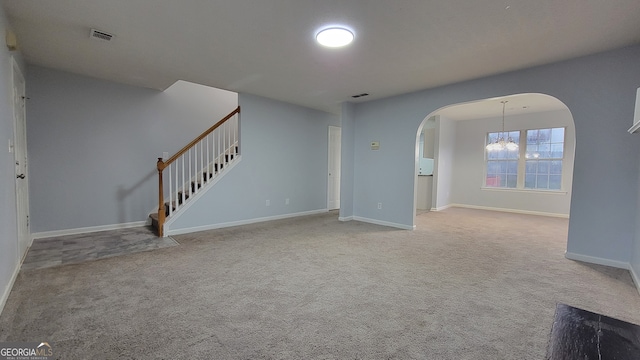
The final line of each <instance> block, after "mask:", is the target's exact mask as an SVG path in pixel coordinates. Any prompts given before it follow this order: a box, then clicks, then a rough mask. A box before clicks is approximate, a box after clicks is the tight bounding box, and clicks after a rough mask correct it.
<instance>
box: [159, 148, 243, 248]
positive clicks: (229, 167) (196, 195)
mask: <svg viewBox="0 0 640 360" xmlns="http://www.w3.org/2000/svg"><path fill="white" fill-rule="evenodd" d="M240 161H242V155H240V154H236V155H235V156H234V158H233V159H232V160H231V161H229V162H227V163H226V164H225V166H224V168H223V169H222V170H220V171H219V172H218V174H217V175H216V176H215V177H214V178H212V179H211V181H209V182H207V183H206V184H205V185H204V186H203V187H201V188H199V189H198V192H197V193H194V194H193V195H192V196H191V197H190V198H189V200H188V201H186V202H185V203H184V205H182V206H181V207H180V209H179V210H178V211H175V212H174V213H173V214H172V215H171V216H170V217H168V218H167V220H166V221H165V223H164V233H165V234H168V233H169V230H170V229H171V225H172V224H173V223H174V222H175V221H176V220H177V219H179V218H180V217H181V216H182V215H183V214H185V213H186V212H187V209H189V208H190V207H191V206H192V205H193V204H195V203H196V202H198V200H199V199H200V198H201V197H202V196H204V194H206V193H207V192H208V191H209V190H211V189H212V188H213V187H214V186H215V185H216V184H217V183H218V181H220V180H221V179H222V178H223V177H225V176H226V175H227V173H229V172H231V170H232V169H233V168H234V167H235V166H236V165H237V164H238V163H239V162H240ZM165 236H166V235H165Z"/></svg>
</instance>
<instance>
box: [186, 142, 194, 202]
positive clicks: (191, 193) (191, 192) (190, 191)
mask: <svg viewBox="0 0 640 360" xmlns="http://www.w3.org/2000/svg"><path fill="white" fill-rule="evenodd" d="M188 153H189V177H188V178H187V179H188V181H189V184H188V186H189V196H191V195H193V188H194V187H195V186H191V179H192V177H191V149H189V151H188Z"/></svg>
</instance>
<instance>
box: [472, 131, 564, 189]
mask: <svg viewBox="0 0 640 360" xmlns="http://www.w3.org/2000/svg"><path fill="white" fill-rule="evenodd" d="M500 135H502V134H501V133H497V132H496V133H488V134H487V139H486V140H487V144H489V143H492V142H495V140H496V139H497V138H498V137H499V136H500ZM564 137H565V128H563V127H562V128H550V129H533V130H522V131H510V132H507V133H504V138H505V140H506V139H508V138H511V139H512V140H513V141H514V142H515V143H516V144H519V149H517V150H508V149H502V150H486V151H485V153H486V177H485V184H484V185H485V186H486V187H490V188H506V189H532V190H561V189H562V162H563V160H564Z"/></svg>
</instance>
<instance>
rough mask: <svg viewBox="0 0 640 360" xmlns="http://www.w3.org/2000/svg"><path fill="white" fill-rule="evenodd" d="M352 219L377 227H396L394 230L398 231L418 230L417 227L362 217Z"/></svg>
mask: <svg viewBox="0 0 640 360" xmlns="http://www.w3.org/2000/svg"><path fill="white" fill-rule="evenodd" d="M352 218H353V220H357V221H362V222H366V223H370V224H376V225H382V226H389V227H394V228H398V229H402V230H415V228H416V226H415V225H405V224H398V223H393V222H389V221H383V220H376V219H369V218H365V217H360V216H352Z"/></svg>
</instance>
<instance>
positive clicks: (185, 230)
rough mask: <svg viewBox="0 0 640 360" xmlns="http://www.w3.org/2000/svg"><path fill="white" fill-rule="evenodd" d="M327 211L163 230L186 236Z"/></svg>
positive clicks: (168, 233) (321, 210)
mask: <svg viewBox="0 0 640 360" xmlns="http://www.w3.org/2000/svg"><path fill="white" fill-rule="evenodd" d="M328 211H329V210H327V209H318V210H311V211H302V212H297V213H292V214H283V215H274V216H267V217H261V218H255V219H247V220H239V221H230V222H226V223H219V224H210V225H203V226H195V227H191V228H183V229H165V236H172V235H180V234H188V233H193V232H198V231H206V230H213V229H222V228H227V227H232V226H240V225H249V224H255V223H260V222H265V221H272V220H281V219H288V218H293V217H299V216H307V215H315V214H322V213H326V212H328Z"/></svg>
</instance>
